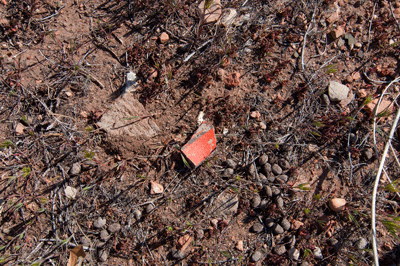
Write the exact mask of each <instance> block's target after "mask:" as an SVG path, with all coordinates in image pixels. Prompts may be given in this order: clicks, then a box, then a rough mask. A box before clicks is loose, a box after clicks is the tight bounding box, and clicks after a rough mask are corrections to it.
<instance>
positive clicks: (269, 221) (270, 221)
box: [264, 218, 275, 228]
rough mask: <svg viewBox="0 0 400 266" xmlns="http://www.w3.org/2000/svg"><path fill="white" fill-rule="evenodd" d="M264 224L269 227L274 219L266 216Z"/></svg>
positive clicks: (273, 223)
mask: <svg viewBox="0 0 400 266" xmlns="http://www.w3.org/2000/svg"><path fill="white" fill-rule="evenodd" d="M264 224H265V226H266V227H268V228H271V227H273V226H274V225H275V222H274V219H271V218H268V219H265V221H264Z"/></svg>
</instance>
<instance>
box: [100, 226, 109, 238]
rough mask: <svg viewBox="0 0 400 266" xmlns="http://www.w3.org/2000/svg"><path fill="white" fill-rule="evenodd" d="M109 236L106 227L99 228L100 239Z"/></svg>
mask: <svg viewBox="0 0 400 266" xmlns="http://www.w3.org/2000/svg"><path fill="white" fill-rule="evenodd" d="M109 238H110V234H109V233H108V232H107V230H106V229H103V230H101V232H100V239H101V240H103V241H107V239H109Z"/></svg>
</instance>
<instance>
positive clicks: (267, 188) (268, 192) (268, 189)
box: [263, 186, 272, 197]
mask: <svg viewBox="0 0 400 266" xmlns="http://www.w3.org/2000/svg"><path fill="white" fill-rule="evenodd" d="M263 190H264V194H265V195H267V196H268V197H272V189H271V187H270V186H264V187H263Z"/></svg>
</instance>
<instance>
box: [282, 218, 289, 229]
mask: <svg viewBox="0 0 400 266" xmlns="http://www.w3.org/2000/svg"><path fill="white" fill-rule="evenodd" d="M281 226H282V228H283V229H284V230H285V231H288V230H289V229H290V222H289V221H288V219H286V218H284V219H283V220H282V221H281Z"/></svg>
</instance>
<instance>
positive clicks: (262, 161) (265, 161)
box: [258, 154, 268, 165]
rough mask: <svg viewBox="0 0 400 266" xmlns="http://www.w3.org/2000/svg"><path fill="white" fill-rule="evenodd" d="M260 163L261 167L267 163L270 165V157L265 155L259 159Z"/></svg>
mask: <svg viewBox="0 0 400 266" xmlns="http://www.w3.org/2000/svg"><path fill="white" fill-rule="evenodd" d="M258 163H259V164H260V165H265V164H266V163H268V155H266V154H263V155H261V156H260V157H259V158H258Z"/></svg>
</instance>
